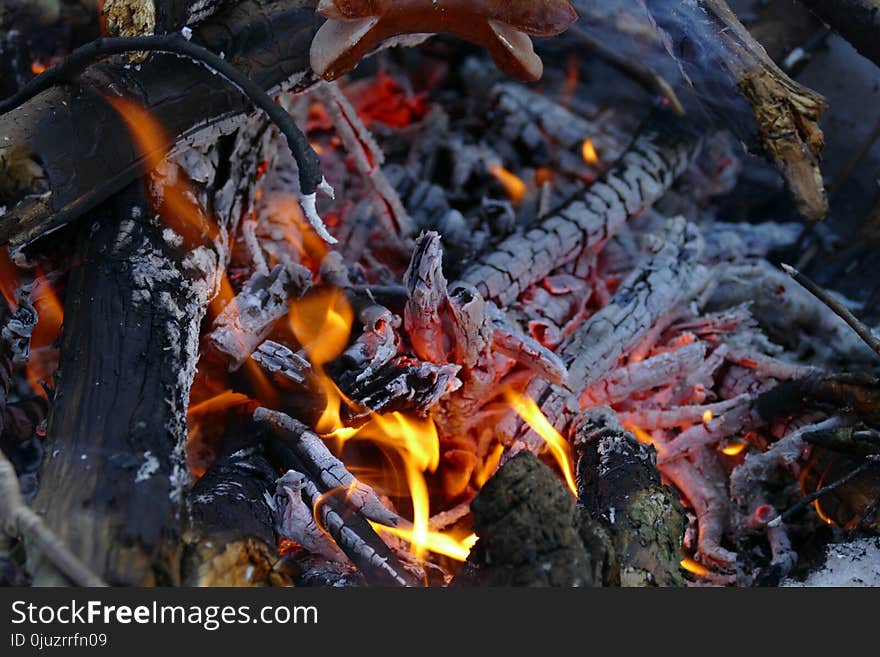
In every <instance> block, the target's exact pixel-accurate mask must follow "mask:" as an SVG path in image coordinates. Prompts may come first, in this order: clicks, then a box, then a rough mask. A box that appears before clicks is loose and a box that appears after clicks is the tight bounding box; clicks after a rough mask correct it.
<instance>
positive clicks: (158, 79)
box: [0, 0, 320, 244]
mask: <svg viewBox="0 0 880 657" xmlns="http://www.w3.org/2000/svg"><path fill="white" fill-rule="evenodd" d="M307 4H308V3H306V2H305V1H304V0H303V1H301V0H248V1H247V2H242V3H240V4H238V5H237V6H235V7H231V8H230V9H228V10H227V11H225V12H222V13H221V14H218V15H216V16H214V17H213V18H212V19H211V20H210V21H207V22H205V23H203V24H201V25H200V26H199V28H198V29H197V30H195V31H194V34H193V37H192V40H193V42H194V43H198V44H199V45H202V46H204V47H206V48H208V49H209V50H212V51H214V52H217V53H220V52H222V53H223V54H224V57H225V58H226V59H227V60H228V61H230V62H231V63H232V64H233V65H235V66H237V67H238V68H240V69H241V70H243V71H244V72H245V73H246V74H247V75H248V77H250V78H251V79H252V80H254V81H255V82H256V83H257V84H258V85H259V86H261V87H262V88H263V89H266V90H272V91H278V90H281V89H282V88H289V87H294V86H297V85H300V86H306V85H308V84H310V83H311V77H310V75H309V74H308V46H309V43H310V42H311V39H312V36H313V34H314V32H315V30H316V29H317V26H318V24H319V22H320V20H319V19H318V18H316V17H315V15H314V12H313V11H312V9H311V7H307V6H306V5H307ZM108 90H112V91H113V92H114V93H117V94H120V95H124V96H126V97H128V98H130V99H132V100H133V101H135V102H137V103H139V104H141V105H142V106H144V107H145V108H146V109H147V110H148V111H149V112H150V114H151V115H152V116H153V118H155V119H156V120H157V121H158V122H159V124H160V125H161V126H162V127H163V129H164V133H165V138H166V139H165V142H164V143H163V144H162V147H163V148H165V149H171V148H172V147H173V146H174V145H175V144H177V145H178V149H183V148H185V147H186V146H192V145H197V144H202V143H212V142H214V141H216V140H217V138H218V137H219V136H221V135H222V134H226V133H229V132H231V131H232V130H233V129H234V128H235V127H237V126H238V124H239V119H241V118H242V117H243V116H245V115H246V114H248V113H250V111H251V106H250V101H249V100H248V99H247V98H245V97H244V96H243V95H242V94H241V93H240V92H239V91H238V90H236V89H235V88H233V87H230V86H229V85H228V84H224V83H223V82H222V81H221V80H218V79H217V77H216V76H214V75H212V74H211V73H210V72H209V71H207V70H206V69H205V68H204V67H203V66H201V65H200V64H196V63H194V62H191V61H189V60H185V59H181V58H179V57H176V56H174V55H166V54H158V53H157V54H153V55H151V56H150V57H149V58H148V59H147V61H145V62H143V63H142V64H139V65H138V66H137V67H135V66H131V65H129V64H128V62H127V61H126V60H124V59H122V58H120V57H111V58H109V59H107V60H106V61H104V62H101V63H99V64H97V65H95V66H93V67H92V68H90V69H89V70H88V71H87V72H86V73H84V74H83V75H81V76H80V77H79V78H78V79H77V81H76V82H74V83H70V84H68V85H65V86H59V87H55V88H52V89H50V90H49V91H46V92H44V93H42V94H40V95H39V96H37V97H35V98H33V99H32V100H31V101H29V102H27V103H25V104H24V105H22V106H21V107H19V108H17V109H15V110H12V111H10V112H8V113H7V114H4V115H3V116H0V133H2V134H3V135H4V136H6V137H8V138H7V139H6V140H5V142H4V145H3V146H0V179H2V180H4V183H3V184H2V185H0V205H6V206H7V211H6V214H5V215H3V217H2V223H0V242H8V241H13V242H15V243H17V244H18V243H26V242H29V241H31V240H32V239H34V238H36V237H38V236H39V235H42V234H44V233H46V232H48V231H50V230H53V229H56V228H58V227H59V226H61V225H63V224H65V223H67V222H68V221H70V220H71V219H73V218H75V217H76V216H79V215H80V214H81V213H83V212H84V211H86V210H89V209H91V208H93V207H95V206H96V205H97V204H98V203H100V202H101V201H102V200H105V199H107V198H109V197H110V196H111V195H112V194H114V193H116V192H118V191H120V190H121V189H123V188H124V187H125V186H126V185H127V184H128V183H129V182H131V181H132V180H134V179H135V178H137V177H138V176H140V175H141V174H142V173H143V162H144V157H145V154H144V153H141V152H139V151H138V149H137V148H136V147H135V145H134V144H133V143H132V140H131V138H130V137H129V136H128V131H127V129H126V127H125V124H124V122H123V121H122V119H121V117H120V116H119V115H118V114H117V112H116V110H115V109H114V108H113V107H112V106H111V105H110V104H109V103H108V102H107V101H106V100H105V99H104V98H103V96H102V94H105V93H108ZM60 145H63V146H64V147H63V148H60Z"/></svg>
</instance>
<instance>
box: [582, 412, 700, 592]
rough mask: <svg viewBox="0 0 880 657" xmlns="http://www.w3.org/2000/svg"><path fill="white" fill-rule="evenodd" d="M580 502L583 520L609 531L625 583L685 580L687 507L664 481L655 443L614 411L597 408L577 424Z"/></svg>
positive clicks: (677, 582) (681, 583) (678, 583)
mask: <svg viewBox="0 0 880 657" xmlns="http://www.w3.org/2000/svg"><path fill="white" fill-rule="evenodd" d="M573 434H574V436H573V443H574V446H575V449H576V450H577V452H578V455H579V456H578V465H577V480H578V507H579V509H580V511H581V513H582V514H583V516H582V517H583V522H584V524H588V523H589V522H595V523H599V524H600V525H601V526H602V527H603V528H604V529H605V530H606V531H607V532H608V534H610V536H611V540H612V543H613V546H614V553H615V555H616V558H617V567H618V572H617V573H616V576H617V579H618V580H619V582H620V584H621V585H622V586H684V579H683V577H682V574H681V570H680V567H679V563H680V562H681V560H682V558H683V555H682V551H681V541H682V537H683V536H684V528H685V518H684V510H683V509H682V507H681V503H680V502H679V501H678V499H677V497H676V494H675V492H674V491H673V490H672V489H671V488H669V487H668V486H664V485H662V484H661V483H660V474H659V473H658V472H657V467H656V452H655V450H654V448H653V447H651V446H648V445H642V444H640V443H639V442H638V441H637V440H636V439H635V437H634V436H633V435H632V434H631V433H629V432H628V431H624V430H623V429H622V428H621V427H620V425H619V424H618V423H617V420H616V418H615V416H614V414H613V413H612V412H610V411H608V410H603V409H601V408H600V409H594V410H592V411H589V412H587V413H586V414H584V415H583V416H582V417H581V418H580V419H579V422H578V424H577V426H575V427H574V429H573Z"/></svg>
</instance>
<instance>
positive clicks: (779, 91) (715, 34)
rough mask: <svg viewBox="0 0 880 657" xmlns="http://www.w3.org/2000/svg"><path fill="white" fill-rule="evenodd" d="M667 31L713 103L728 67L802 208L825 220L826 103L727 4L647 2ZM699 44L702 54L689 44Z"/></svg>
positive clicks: (686, 69)
mask: <svg viewBox="0 0 880 657" xmlns="http://www.w3.org/2000/svg"><path fill="white" fill-rule="evenodd" d="M643 2H644V3H645V4H646V5H647V8H648V11H649V12H650V14H651V16H652V17H653V18H654V20H655V21H656V23H657V25H658V27H659V28H660V29H661V30H662V31H663V32H664V33H665V36H666V39H667V44H666V45H667V49H669V50H670V53H671V54H672V55H673V56H674V57H676V59H677V60H678V61H679V62H680V63H681V65H682V69H683V73H685V76H686V77H687V78H688V79H689V81H690V82H691V83H692V84H694V85H695V86H696V87H697V89H698V91H699V92H700V93H701V94H703V95H704V96H705V97H706V98H708V99H709V100H712V96H713V94H714V95H715V96H716V98H715V99H714V100H716V101H717V91H715V90H714V89H713V85H717V79H718V75H719V69H721V70H726V71H727V72H728V73H729V74H730V75H731V76H732V78H733V83H734V84H735V85H737V86H738V88H739V90H740V92H741V93H742V95H743V96H744V97H745V98H746V99H747V100H748V102H749V103H750V105H751V107H752V112H753V114H754V120H755V124H756V125H757V133H758V136H759V137H760V140H761V143H762V144H763V147H764V150H765V151H766V153H767V155H768V156H769V157H770V158H771V159H772V160H773V161H774V162H775V163H776V165H777V166H778V167H779V170H780V172H781V173H782V176H783V178H784V179H785V181H786V183H787V185H788V188H789V190H790V192H791V194H792V197H793V199H794V202H795V204H796V206H797V208H798V210H799V211H800V212H801V214H803V215H804V216H805V217H807V218H808V219H813V220H817V219H824V218H825V215H826V214H827V213H828V198H827V194H826V192H825V186H824V183H823V180H822V172H821V170H820V168H819V161H820V157H821V154H822V149H823V147H824V135H823V133H822V129H821V128H820V127H819V119H820V117H821V115H822V113H823V112H824V111H825V110H826V109H827V108H828V104H827V102H826V101H825V99H824V98H823V97H822V96H821V95H819V94H818V93H816V92H815V91H813V90H811V89H808V88H807V87H804V86H803V85H800V84H798V83H797V82H795V81H794V80H792V79H791V78H790V77H788V75H786V74H785V73H784V72H783V71H782V70H781V69H780V68H779V67H778V66H777V65H776V64H775V63H774V62H773V60H772V59H771V58H770V56H769V55H768V54H767V51H766V50H765V49H764V47H763V46H762V45H761V44H759V43H758V42H757V41H755V39H754V38H753V37H752V36H751V35H750V34H749V31H748V30H747V29H746V28H745V26H743V24H742V23H741V22H740V21H739V19H738V18H737V17H736V14H734V12H733V11H732V10H731V9H730V7H729V6H728V5H727V3H726V2H725V0H697V2H692V3H687V4H684V5H683V4H682V3H680V2H674V1H671V0H643ZM694 42H697V43H699V44H700V45H701V48H700V49H699V51H698V52H699V54H697V55H695V57H694V58H693V59H690V57H691V55H694V53H695V52H697V51H693V49H691V48H690V44H692V43H694Z"/></svg>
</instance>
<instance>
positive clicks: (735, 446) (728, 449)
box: [721, 439, 749, 456]
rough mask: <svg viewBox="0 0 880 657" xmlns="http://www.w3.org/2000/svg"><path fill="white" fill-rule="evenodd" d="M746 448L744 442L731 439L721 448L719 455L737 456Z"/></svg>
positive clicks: (746, 443) (746, 445)
mask: <svg viewBox="0 0 880 657" xmlns="http://www.w3.org/2000/svg"><path fill="white" fill-rule="evenodd" d="M748 446H749V443H748V442H747V441H745V440H741V439H732V440H729V441H728V442H727V444H726V445H725V446H724V447H722V448H721V453H722V454H724V455H725V456H739V455H740V454H742V453H743V451H744V450H745V448H746V447H748Z"/></svg>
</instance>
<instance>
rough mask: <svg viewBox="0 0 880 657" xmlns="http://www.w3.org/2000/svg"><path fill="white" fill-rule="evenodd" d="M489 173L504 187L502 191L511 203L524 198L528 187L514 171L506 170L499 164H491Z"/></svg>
mask: <svg viewBox="0 0 880 657" xmlns="http://www.w3.org/2000/svg"><path fill="white" fill-rule="evenodd" d="M489 173H491V174H492V176H493V177H494V178H495V180H497V181H498V182H499V183H501V186H502V187H504V191H505V192H507V196H508V198H510V200H511V202H512V203H519V202H520V201H522V200H523V199H524V198H525V196H526V191H527V190H528V187H527V186H526V184H525V183H524V182H523V180H522V178H520V177H519V176H517V175H516V174H515V173H513V172H511V171H508V170H507V169H505V168H504V167H503V166H501V165H499V164H493V165H491V166H490V167H489Z"/></svg>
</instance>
